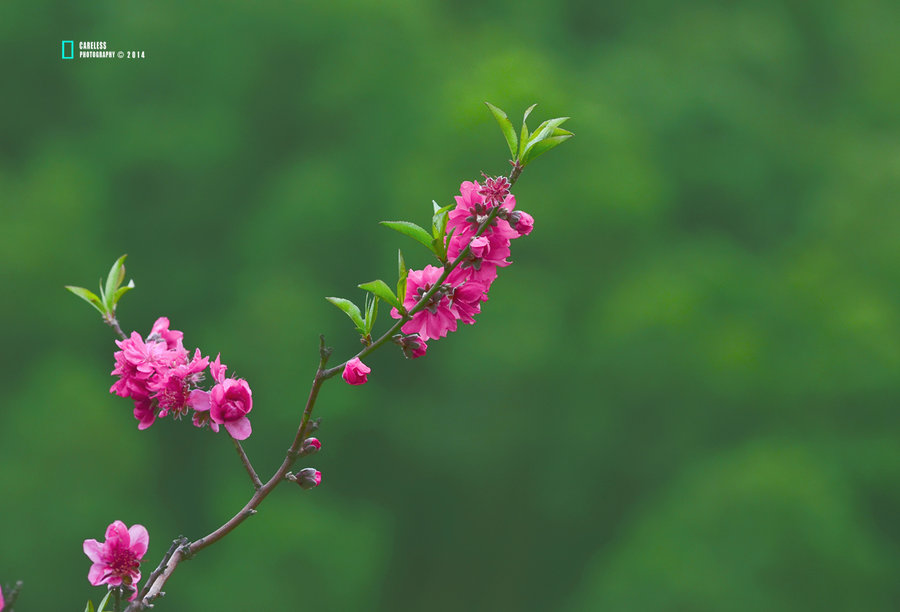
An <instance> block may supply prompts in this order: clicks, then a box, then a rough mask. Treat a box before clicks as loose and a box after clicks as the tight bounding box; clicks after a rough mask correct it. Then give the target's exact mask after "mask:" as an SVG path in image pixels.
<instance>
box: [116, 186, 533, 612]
mask: <svg viewBox="0 0 900 612" xmlns="http://www.w3.org/2000/svg"><path fill="white" fill-rule="evenodd" d="M514 170H515V168H514ZM519 172H521V169H520V170H519ZM518 176H519V173H516V172H514V173H513V174H512V175H510V185H512V183H514V182H515V180H516V179H517V178H518ZM500 208H501V207H500V205H497V206H495V207H494V208H493V209H492V210H491V212H490V213H489V214H488V216H487V218H486V219H485V220H484V222H482V224H481V225H480V226H479V227H478V231H477V232H475V235H474V236H472V240H474V239H475V238H477V237H478V236H480V235H481V234H482V233H483V232H484V231H485V230H486V229H487V228H488V226H489V225H490V224H491V222H493V220H494V219H495V218H496V217H497V214H498V213H499V212H500ZM470 245H471V240H470V241H469V245H466V248H465V249H463V250H462V252H461V253H460V254H459V255H458V256H457V257H456V259H454V260H453V261H452V262H450V263H447V264H446V265H445V266H444V272H443V273H442V274H441V276H440V278H439V279H438V280H437V282H436V283H435V284H434V286H432V287H431V289H429V290H428V291H427V292H426V293H425V294H424V295H423V296H422V297H421V298H420V299H419V301H418V302H416V304H415V305H414V306H413V307H412V308H410V309H409V311H407V312H405V313H403V314H402V316H401V318H400V320H398V321H397V322H396V323H394V325H393V326H392V327H391V328H390V329H389V330H388V331H387V332H386V333H385V334H384V335H383V336H381V337H380V338H379V339H378V340H376V341H375V342H373V343H372V344H370V345H369V346H367V347H365V348H364V349H363V350H361V351H360V352H359V353H357V354H356V357H360V358H362V357H364V356H365V355H368V354H369V353H371V352H372V351H374V350H376V349H377V348H379V347H380V346H382V345H384V344H385V343H386V342H387V341H388V340H389V339H390V338H391V336H393V335H394V334H395V333H396V332H397V330H398V329H400V327H401V326H402V325H403V324H404V323H406V322H407V321H408V320H409V319H411V318H412V316H413V315H414V314H416V313H417V312H419V311H420V310H422V309H423V308H425V305H426V304H427V303H428V300H430V299H431V296H432V295H434V293H435V292H436V291H437V290H438V289H440V286H441V284H442V283H443V282H444V281H445V280H446V279H447V277H448V276H449V275H450V273H451V272H453V270H454V269H456V267H457V266H458V265H459V264H460V262H462V260H463V259H465V258H466V257H467V256H468V254H469V246H470ZM319 339H320V341H319V367H318V368H317V369H316V375H315V377H314V378H313V382H312V387H311V388H310V390H309V397H308V398H307V399H306V406H305V408H304V409H303V417H302V418H301V419H300V427H299V428H297V434H296V435H295V436H294V442H293V443H292V444H291V447H290V448H289V449H288V451H287V453H286V455H285V457H284V461H282V463H281V466H280V467H279V468H278V469H277V470H276V471H275V473H274V474H273V475H272V477H271V478H270V479H269V480H268V481H267V482H266V483H265V484H263V485H262V486H260V487H258V488H257V489H256V492H255V493H254V494H253V496H252V497H251V498H250V501H248V502H247V503H246V504H245V505H244V507H243V508H241V510H240V512H238V513H237V514H235V515H234V516H233V517H231V518H230V519H229V520H228V522H226V523H225V524H224V525H222V526H221V527H219V528H218V529H216V530H215V531H213V532H212V533H210V534H208V535H206V536H204V537H202V538H200V539H199V540H195V541H194V542H191V543H190V545H189V546H179V547H177V548H176V549H175V552H174V553H171V555H170V556H169V559H168V561H167V560H166V559H163V562H162V563H160V566H159V567H158V568H157V570H160V568H162V571H154V573H153V574H151V575H150V579H148V580H147V584H145V585H144V588H143V589H142V590H141V594H142V595H141V596H140V597H137V598H135V601H134V603H132V604H131V605H130V606H128V608H127V609H126V612H137V611H139V610H143V609H144V608H147V607H149V606H150V605H151V603H152V602H153V600H154V599H156V598H157V597H160V596H162V595H163V594H164V593H163V592H162V588H163V586H165V584H166V582H167V581H168V580H169V577H170V576H171V575H172V572H174V571H175V568H177V567H178V564H179V563H181V562H182V561H183V560H185V559H188V558H191V557H193V556H194V554H196V553H197V552H199V551H201V550H203V549H204V548H206V547H207V546H211V545H213V544H215V543H216V542H218V541H219V540H221V539H222V538H224V537H225V536H226V535H228V534H229V533H231V532H232V531H234V530H235V529H236V528H237V527H238V525H240V524H241V523H243V522H244V520H246V519H247V517H249V516H253V515H254V514H256V508H257V507H259V505H260V504H261V503H262V501H263V500H264V499H265V498H266V497H267V496H268V495H269V493H271V492H272V491H273V490H274V489H275V487H277V486H278V485H279V484H281V482H282V481H283V480H286V479H287V474H288V471H289V470H290V469H291V466H293V465H294V462H295V461H296V460H297V457H298V455H299V453H300V447H301V446H302V444H303V441H304V440H305V439H306V436H307V430H308V428H309V423H310V421H309V419H310V417H311V416H312V412H313V408H314V407H315V405H316V399H317V398H318V396H319V389H321V387H322V383H324V382H325V381H326V380H328V379H329V378H331V377H333V376H334V375H335V374H337V373H338V372H340V371H341V370H342V369H343V367H344V366H345V365H346V363H347V362H346V361H345V362H344V363H342V364H340V365H337V366H335V367H333V368H329V369H325V365H326V363H327V362H328V358H329V357H330V356H331V349H330V348H328V347H326V346H325V337H324V336H320V337H319ZM351 359H352V357H351ZM348 361H349V360H348ZM235 446H236V448H237V449H238V453H239V454H240V455H241V459H242V460H244V459H245V458H246V454H244V453H243V449H242V448H241V446H240V444H238V443H237V440H235ZM244 466H245V467H246V468H247V471H248V473H249V474H250V477H251V479H254V476H255V472H254V471H253V468H252V467H251V466H250V462H249V460H247V461H246V462H245V464H244ZM257 481H258V477H256V478H255V479H254V485H255V484H256V482H257ZM170 550H171V549H170Z"/></svg>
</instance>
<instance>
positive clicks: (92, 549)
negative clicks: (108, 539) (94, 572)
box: [84, 538, 103, 563]
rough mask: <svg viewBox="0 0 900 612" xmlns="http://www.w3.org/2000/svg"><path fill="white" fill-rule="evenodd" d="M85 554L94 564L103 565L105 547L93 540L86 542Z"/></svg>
mask: <svg viewBox="0 0 900 612" xmlns="http://www.w3.org/2000/svg"><path fill="white" fill-rule="evenodd" d="M84 554H86V555H87V556H88V559H90V560H91V561H92V562H93V563H103V557H102V556H101V555H103V545H102V544H101V543H100V542H98V541H97V540H94V539H93V538H92V539H90V540H85V541H84Z"/></svg>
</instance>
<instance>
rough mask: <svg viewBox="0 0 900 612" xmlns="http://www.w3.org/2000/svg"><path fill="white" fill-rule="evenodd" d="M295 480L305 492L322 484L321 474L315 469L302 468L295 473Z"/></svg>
mask: <svg viewBox="0 0 900 612" xmlns="http://www.w3.org/2000/svg"><path fill="white" fill-rule="evenodd" d="M296 480H297V484H298V485H300V486H301V487H303V488H304V489H305V490H309V489H314V488H316V487H318V486H319V484H321V482H322V472H320V471H319V470H317V469H316V468H303V469H302V470H300V471H299V472H297V476H296Z"/></svg>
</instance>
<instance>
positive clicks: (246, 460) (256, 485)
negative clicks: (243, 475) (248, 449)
mask: <svg viewBox="0 0 900 612" xmlns="http://www.w3.org/2000/svg"><path fill="white" fill-rule="evenodd" d="M231 441H232V442H234V448H235V449H236V450H237V453H238V456H239V457H240V458H241V463H243V464H244V468H246V470H247V473H248V474H249V475H250V480H251V481H253V488H254V489H257V490H258V489H259V488H260V487H261V486H262V481H261V480H260V479H259V476H258V475H257V474H256V470H254V469H253V465H252V464H251V463H250V458H249V457H248V456H247V453H245V452H244V447H243V446H241V443H240V442H238V441H237V440H236V439H235V438H231Z"/></svg>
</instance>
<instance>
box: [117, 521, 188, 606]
mask: <svg viewBox="0 0 900 612" xmlns="http://www.w3.org/2000/svg"><path fill="white" fill-rule="evenodd" d="M190 543H191V541H190V540H188V539H187V538H186V537H184V536H181V537H180V538H178V539H177V540H172V545H171V546H169V550H168V551H167V552H166V554H165V555H163V558H162V561H160V562H159V565H157V566H156V569H155V570H153V571H152V572H150V577H149V578H147V583H146V584H144V588H143V589H141V591H140V593H138V596H137V597H136V598H135V601H143V599H144V596H145V595H146V594H147V591H149V590H150V586H151V585H152V584H153V583H154V582H156V579H157V578H158V577H159V575H160V574H161V573H162V571H163V569H165V567H166V564H167V563H168V562H169V559H171V558H172V555H173V554H175V551H176V550H178V549H179V548H180V547H182V546H187V545H188V544H190ZM128 609H129V610H130V609H131V608H130V607H129V608H128Z"/></svg>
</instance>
